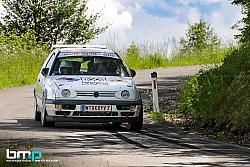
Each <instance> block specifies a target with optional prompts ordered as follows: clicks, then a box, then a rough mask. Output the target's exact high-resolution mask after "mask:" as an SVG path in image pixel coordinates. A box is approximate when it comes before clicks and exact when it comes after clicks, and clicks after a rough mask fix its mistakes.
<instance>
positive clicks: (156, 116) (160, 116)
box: [150, 110, 165, 122]
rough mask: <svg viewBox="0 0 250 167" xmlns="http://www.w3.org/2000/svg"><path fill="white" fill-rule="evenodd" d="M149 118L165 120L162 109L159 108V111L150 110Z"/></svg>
mask: <svg viewBox="0 0 250 167" xmlns="http://www.w3.org/2000/svg"><path fill="white" fill-rule="evenodd" d="M150 118H151V119H152V120H156V121H161V122H164V121H165V117H164V113H163V111H162V110H160V112H151V113H150Z"/></svg>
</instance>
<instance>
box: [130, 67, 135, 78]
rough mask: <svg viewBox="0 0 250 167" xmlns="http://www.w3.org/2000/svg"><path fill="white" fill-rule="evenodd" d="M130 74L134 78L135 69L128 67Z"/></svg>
mask: <svg viewBox="0 0 250 167" xmlns="http://www.w3.org/2000/svg"><path fill="white" fill-rule="evenodd" d="M130 75H131V77H132V78H134V77H135V75H136V72H135V70H132V69H130Z"/></svg>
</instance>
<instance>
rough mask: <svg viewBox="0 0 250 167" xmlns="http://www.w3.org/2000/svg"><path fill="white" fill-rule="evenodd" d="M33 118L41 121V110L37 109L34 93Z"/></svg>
mask: <svg viewBox="0 0 250 167" xmlns="http://www.w3.org/2000/svg"><path fill="white" fill-rule="evenodd" d="M34 119H35V121H41V112H39V111H38V110H37V100H36V96H35V95H34Z"/></svg>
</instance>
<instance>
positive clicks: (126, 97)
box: [121, 90, 130, 99]
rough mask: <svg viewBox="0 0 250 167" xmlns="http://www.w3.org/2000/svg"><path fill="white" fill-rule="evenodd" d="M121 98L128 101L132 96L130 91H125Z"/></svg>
mask: <svg viewBox="0 0 250 167" xmlns="http://www.w3.org/2000/svg"><path fill="white" fill-rule="evenodd" d="M121 96H122V98H124V99H128V98H129V96H130V94H129V92H128V91H126V90H124V91H122V93H121Z"/></svg>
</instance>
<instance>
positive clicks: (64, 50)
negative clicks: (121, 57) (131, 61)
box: [59, 48, 115, 53]
mask: <svg viewBox="0 0 250 167" xmlns="http://www.w3.org/2000/svg"><path fill="white" fill-rule="evenodd" d="M59 50H60V51H61V52H67V53H69V52H98V53H115V52H114V51H112V50H109V49H102V48H61V49H59Z"/></svg>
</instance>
